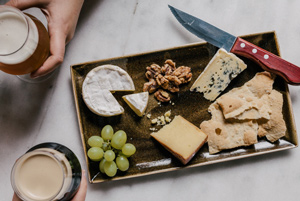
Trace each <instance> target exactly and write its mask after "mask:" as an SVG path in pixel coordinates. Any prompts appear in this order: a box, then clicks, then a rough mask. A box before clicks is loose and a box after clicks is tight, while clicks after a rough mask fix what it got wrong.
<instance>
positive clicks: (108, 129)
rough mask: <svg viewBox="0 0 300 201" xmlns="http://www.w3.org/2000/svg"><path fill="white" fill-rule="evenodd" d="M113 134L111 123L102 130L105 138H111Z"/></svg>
mask: <svg viewBox="0 0 300 201" xmlns="http://www.w3.org/2000/svg"><path fill="white" fill-rule="evenodd" d="M113 134H114V129H113V128H112V127H111V125H106V126H104V127H103V128H102V130H101V137H102V138H103V140H111V138H112V136H113Z"/></svg>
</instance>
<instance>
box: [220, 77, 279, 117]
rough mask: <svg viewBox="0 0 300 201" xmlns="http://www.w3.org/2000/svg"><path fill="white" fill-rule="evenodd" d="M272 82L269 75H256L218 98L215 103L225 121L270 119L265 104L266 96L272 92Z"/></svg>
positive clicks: (267, 106) (268, 108)
mask: <svg viewBox="0 0 300 201" xmlns="http://www.w3.org/2000/svg"><path fill="white" fill-rule="evenodd" d="M273 82H274V80H273V79H272V76H271V75H270V73H267V72H262V73H257V74H256V75H255V76H254V78H252V79H251V80H250V81H248V82H247V83H245V84H244V85H243V86H241V87H239V88H234V89H232V90H231V91H229V92H228V93H226V94H224V95H223V96H221V97H220V98H218V99H217V100H216V101H217V103H218V104H219V105H220V107H221V108H222V111H223V114H224V117H225V119H238V120H257V119H270V113H271V109H270V107H269V104H268V103H267V100H268V98H267V95H268V94H270V93H271V91H272V85H273ZM259 86H261V87H259Z"/></svg>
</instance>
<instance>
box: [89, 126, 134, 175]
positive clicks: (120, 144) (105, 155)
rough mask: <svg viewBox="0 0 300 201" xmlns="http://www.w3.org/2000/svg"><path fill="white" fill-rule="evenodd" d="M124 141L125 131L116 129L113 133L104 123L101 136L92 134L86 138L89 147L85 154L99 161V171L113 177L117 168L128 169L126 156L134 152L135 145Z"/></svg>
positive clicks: (125, 138)
mask: <svg viewBox="0 0 300 201" xmlns="http://www.w3.org/2000/svg"><path fill="white" fill-rule="evenodd" d="M126 141H127V135H126V133H125V131H123V130H118V131H117V132H115V133H114V130H113V128H112V127H111V126H110V125H106V126H104V127H103V129H102V130H101V137H100V136H96V135H94V136H91V137H90V138H89V139H88V144H89V146H90V148H89V150H88V152H87V155H88V157H89V159H91V160H92V161H100V163H99V169H100V172H102V173H105V174H106V175H107V176H109V177H113V176H115V175H116V173H117V170H118V169H119V170H120V171H127V170H128V168H129V161H128V157H130V156H132V155H133V154H134V153H135V152H136V148H135V146H134V145H133V144H131V143H126Z"/></svg>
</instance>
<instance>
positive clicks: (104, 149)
mask: <svg viewBox="0 0 300 201" xmlns="http://www.w3.org/2000/svg"><path fill="white" fill-rule="evenodd" d="M102 149H103V151H107V150H109V149H111V147H110V145H109V143H108V142H103V144H102Z"/></svg>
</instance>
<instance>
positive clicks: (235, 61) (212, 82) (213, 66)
mask: <svg viewBox="0 0 300 201" xmlns="http://www.w3.org/2000/svg"><path fill="white" fill-rule="evenodd" d="M246 68H247V65H246V64H245V63H244V62H243V61H242V60H241V59H239V58H238V57H237V56H236V55H234V54H233V53H228V52H227V51H226V50H224V49H222V48H221V49H219V50H218V52H217V53H216V54H215V55H214V57H213V58H212V59H211V60H210V62H209V63H208V65H207V66H206V67H205V69H204V71H203V72H202V73H201V74H200V75H199V77H198V78H197V80H196V81H195V82H194V84H193V86H192V87H191V89H190V90H191V91H197V92H202V93H203V94H204V98H206V99H207V100H210V101H213V100H215V99H216V98H217V97H218V96H219V95H220V94H221V93H222V92H223V91H224V90H225V88H226V87H227V86H228V85H229V83H230V82H231V80H232V79H234V78H235V77H236V76H237V75H238V74H239V73H241V72H242V71H243V70H245V69H246Z"/></svg>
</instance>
